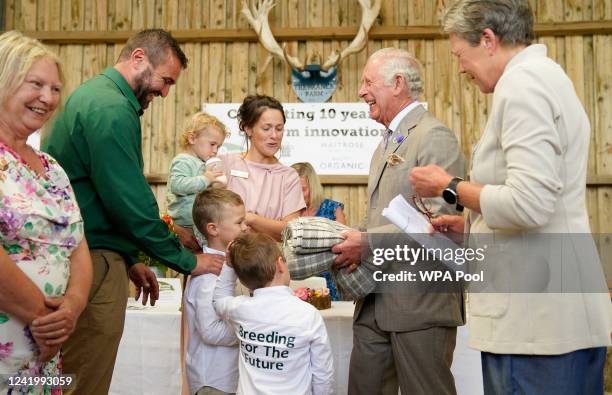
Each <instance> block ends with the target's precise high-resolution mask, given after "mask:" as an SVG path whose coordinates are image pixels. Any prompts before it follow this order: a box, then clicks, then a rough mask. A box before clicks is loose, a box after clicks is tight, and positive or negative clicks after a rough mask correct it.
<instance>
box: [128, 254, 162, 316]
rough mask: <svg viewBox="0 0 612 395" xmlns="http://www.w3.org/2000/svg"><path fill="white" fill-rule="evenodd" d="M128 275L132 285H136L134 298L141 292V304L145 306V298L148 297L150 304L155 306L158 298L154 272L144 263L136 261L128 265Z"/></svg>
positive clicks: (138, 296)
mask: <svg viewBox="0 0 612 395" xmlns="http://www.w3.org/2000/svg"><path fill="white" fill-rule="evenodd" d="M128 275H129V276H130V280H132V282H133V283H134V286H136V300H138V298H140V294H141V293H142V305H143V306H146V304H147V300H148V299H149V297H150V298H151V299H150V300H151V306H155V302H156V301H157V299H159V283H158V282H157V277H155V273H153V271H152V270H151V269H149V268H148V267H146V266H145V264H144V263H137V264H135V265H132V266H131V267H130V270H128Z"/></svg>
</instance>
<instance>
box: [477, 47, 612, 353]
mask: <svg viewBox="0 0 612 395" xmlns="http://www.w3.org/2000/svg"><path fill="white" fill-rule="evenodd" d="M589 141H590V127H589V121H588V117H587V115H586V113H585V111H584V109H583V107H582V104H581V103H580V100H579V99H578V97H577V95H576V92H575V91H574V87H573V85H572V82H571V80H570V79H569V78H568V77H567V75H566V74H565V73H564V71H563V70H562V69H561V67H560V66H559V65H558V64H556V63H555V62H553V61H552V60H551V59H550V58H548V57H547V56H546V47H545V46H543V45H530V46H529V47H527V48H525V49H524V50H522V51H521V52H520V53H518V54H517V55H515V56H514V58H512V60H511V61H510V62H509V63H508V65H507V66H506V68H505V69H504V73H503V75H502V76H501V78H500V79H499V81H498V83H497V85H496V87H495V92H494V94H493V101H492V108H491V115H490V118H489V120H488V121H487V126H486V128H485V130H484V132H483V134H482V137H481V139H480V141H479V142H478V144H477V146H476V148H475V150H474V153H473V160H472V171H471V175H472V180H473V181H475V182H478V183H480V184H482V185H484V188H483V189H482V191H481V193H480V206H481V211H482V214H478V213H476V212H471V213H470V215H469V221H468V223H467V227H468V230H469V232H470V238H469V240H470V243H472V245H474V246H475V247H478V246H480V245H484V243H488V244H487V245H488V251H487V253H486V254H485V255H486V256H487V258H488V259H487V262H486V263H485V264H486V267H487V272H486V273H485V275H486V276H487V277H490V278H489V281H488V287H489V289H490V291H489V289H484V291H487V293H480V292H479V293H476V292H471V293H470V296H469V303H468V305H469V310H468V311H469V313H470V345H471V346H472V347H474V348H477V349H479V350H482V351H488V352H493V353H503V354H563V353H567V352H571V351H574V350H579V349H583V348H590V347H597V346H607V345H610V331H611V327H612V313H611V307H612V305H611V304H610V296H609V294H608V293H607V290H608V289H607V286H606V283H605V279H604V275H603V272H602V269H601V265H600V261H599V257H598V255H597V251H596V249H595V244H594V243H593V239H592V236H591V234H590V232H591V231H590V226H589V219H588V214H587V210H586V202H585V196H586V191H585V188H586V172H587V161H588V155H589ZM490 241H494V243H490ZM517 252H524V253H522V254H520V255H517ZM521 288H522V289H521Z"/></svg>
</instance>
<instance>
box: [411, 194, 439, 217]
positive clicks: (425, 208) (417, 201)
mask: <svg viewBox="0 0 612 395" xmlns="http://www.w3.org/2000/svg"><path fill="white" fill-rule="evenodd" d="M412 204H414V207H416V209H417V210H419V212H420V213H421V214H423V215H424V216H426V217H427V220H428V221H429V223H431V220H432V219H433V218H434V214H433V212H432V211H431V204H430V203H429V202H425V201H424V200H423V199H422V198H421V197H420V196H419V195H412Z"/></svg>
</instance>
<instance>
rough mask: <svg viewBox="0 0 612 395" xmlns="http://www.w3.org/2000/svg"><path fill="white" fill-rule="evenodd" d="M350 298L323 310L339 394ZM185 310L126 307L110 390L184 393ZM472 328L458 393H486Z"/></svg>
mask: <svg viewBox="0 0 612 395" xmlns="http://www.w3.org/2000/svg"><path fill="white" fill-rule="evenodd" d="M353 310H354V305H353V303H352V302H333V304H332V308H331V309H328V310H322V311H321V315H322V316H323V319H324V320H325V325H326V326H327V333H328V335H329V338H330V342H331V346H332V353H333V356H334V369H335V379H336V394H338V395H342V394H346V393H347V386H348V370H349V361H350V356H351V349H352V347H353V329H352V322H353ZM180 323H181V313H180V312H179V311H178V308H177V307H176V306H156V307H153V308H151V307H148V308H146V309H141V310H128V311H127V313H126V319H125V329H124V333H123V338H122V339H121V344H120V345H119V353H118V355H117V362H116V364H115V371H114V374H113V381H112V383H111V389H110V394H113V395H124V394H125V395H138V394H142V395H145V394H146V395H155V394H177V395H178V394H181V390H182V381H181V371H180V328H181V324H180ZM467 335H468V330H467V328H466V327H465V326H464V327H459V328H458V330H457V346H456V348H455V354H454V360H453V366H452V368H451V370H452V372H453V375H454V376H455V383H456V386H457V392H458V394H460V395H478V394H482V393H483V389H482V375H481V365H480V353H479V352H477V351H475V350H472V349H469V348H468V347H467Z"/></svg>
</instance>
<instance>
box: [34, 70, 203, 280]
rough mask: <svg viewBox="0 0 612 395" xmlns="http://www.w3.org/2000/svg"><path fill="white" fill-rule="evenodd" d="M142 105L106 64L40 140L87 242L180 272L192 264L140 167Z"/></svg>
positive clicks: (132, 260) (76, 93)
mask: <svg viewBox="0 0 612 395" xmlns="http://www.w3.org/2000/svg"><path fill="white" fill-rule="evenodd" d="M142 113H143V112H142V108H141V106H140V104H139V103H138V100H137V99H136V97H135V96H134V92H132V89H131V88H130V86H129V85H128V83H127V81H126V80H125V79H124V78H123V76H122V75H121V74H120V73H119V72H118V71H117V70H116V69H114V68H113V67H110V68H108V69H106V70H105V71H104V72H103V73H102V74H99V75H97V76H96V77H94V78H92V79H91V80H89V81H87V82H85V83H84V84H82V85H81V86H79V87H78V88H77V89H76V90H75V91H74V92H73V93H72V94H71V95H70V97H69V98H68V100H67V101H66V105H65V106H64V110H63V111H62V112H61V113H60V114H59V115H58V116H57V119H56V121H55V123H54V124H53V130H52V132H51V134H50V136H48V137H47V138H46V139H45V140H44V141H43V145H42V149H43V151H46V152H48V153H49V154H51V156H53V157H54V158H55V159H57V161H58V162H59V163H60V165H61V166H62V168H63V169H64V170H65V171H66V174H68V178H69V179H70V183H71V184H72V187H73V188H74V193H75V195H76V198H77V201H78V203H79V207H80V209H81V214H82V216H83V220H84V221H85V236H86V238H87V243H88V244H89V248H90V249H96V248H105V249H109V250H112V251H116V252H118V253H120V254H121V255H123V256H124V257H125V258H126V259H127V260H128V263H136V262H138V251H139V250H142V251H144V252H146V253H147V254H148V255H150V256H152V257H155V258H157V259H159V260H160V261H161V262H163V263H164V264H166V265H167V266H169V267H171V268H172V269H174V270H176V271H179V272H181V273H189V272H191V270H192V269H193V268H194V267H195V265H196V258H195V256H194V255H193V254H192V253H190V252H189V251H187V250H186V249H184V248H182V247H181V244H180V242H179V241H178V240H177V239H176V237H174V236H172V234H171V233H170V232H169V231H168V227H167V226H166V224H165V223H164V222H163V221H162V220H161V219H160V218H159V207H158V206H157V202H156V200H155V195H153V192H152V191H151V187H150V186H149V184H148V183H147V180H146V178H145V176H144V174H143V165H144V162H143V159H142V147H141V139H142V136H141V129H140V116H141V115H142Z"/></svg>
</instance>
